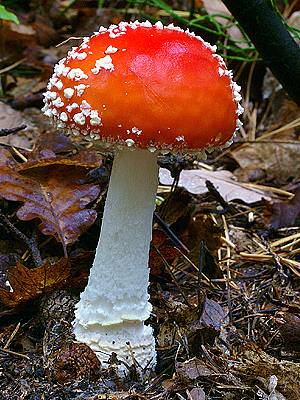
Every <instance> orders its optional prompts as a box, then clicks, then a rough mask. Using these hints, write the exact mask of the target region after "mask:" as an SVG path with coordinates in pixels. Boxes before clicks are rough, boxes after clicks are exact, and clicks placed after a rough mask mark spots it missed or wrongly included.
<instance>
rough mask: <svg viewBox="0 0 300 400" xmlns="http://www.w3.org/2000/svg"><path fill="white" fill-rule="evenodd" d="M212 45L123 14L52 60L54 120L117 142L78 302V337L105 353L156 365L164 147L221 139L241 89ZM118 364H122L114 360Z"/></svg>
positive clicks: (49, 95) (229, 128)
mask: <svg viewBox="0 0 300 400" xmlns="http://www.w3.org/2000/svg"><path fill="white" fill-rule="evenodd" d="M239 89H240V88H239V86H238V85H236V84H235V82H233V80H232V74H231V72H230V71H228V70H227V68H226V66H225V63H224V61H223V59H222V58H221V57H220V56H219V55H217V54H216V53H215V47H213V46H211V45H209V44H208V43H206V42H204V41H203V39H201V38H200V37H198V36H195V34H193V33H191V32H189V31H188V30H187V31H183V30H182V29H180V28H178V27H175V26H174V25H169V26H166V27H164V26H163V25H162V23H161V22H157V23H156V24H155V25H152V24H151V23H150V22H148V21H147V22H141V23H140V22H131V23H125V22H121V23H120V24H119V25H111V26H110V27H109V28H108V29H106V28H103V27H101V28H100V29H99V32H96V33H94V35H92V36H91V37H87V38H84V39H83V43H82V44H81V45H80V46H79V47H76V48H73V49H72V50H71V51H70V52H69V53H68V55H67V57H66V58H64V59H62V60H61V61H60V62H59V63H58V64H57V65H56V66H55V69H54V75H53V76H52V78H51V79H50V82H49V85H48V91H47V92H46V93H45V100H44V101H45V106H44V108H43V111H44V113H45V114H46V115H47V116H49V117H51V118H52V120H53V121H54V123H55V124H57V127H59V128H64V129H66V130H68V131H69V132H70V133H72V134H73V135H83V136H84V137H85V138H86V139H88V140H90V141H93V142H95V143H96V142H98V143H100V144H101V146H106V147H107V148H108V149H111V150H114V151H115V159H114V163H113V168H112V173H111V178H110V183H109V188H108V193H107V199H106V204H105V209H104V215H103V221H102V227H101V234H100V239H99V244H98V247H97V250H96V256H95V259H94V263H93V267H92V269H91V273H90V277H89V282H88V285H87V287H86V289H85V291H84V292H83V293H82V295H81V299H80V301H79V303H78V304H77V308H76V312H75V316H76V319H75V321H74V332H75V336H76V339H77V340H78V341H80V342H84V343H86V344H88V345H89V346H90V347H91V348H92V349H93V350H95V351H96V352H97V355H98V357H99V358H100V359H101V360H102V361H107V360H108V358H109V356H110V354H111V353H112V352H115V353H116V354H117V355H118V357H119V359H120V360H123V361H125V362H126V363H127V364H132V363H133V362H134V359H135V361H136V362H137V364H139V365H140V366H141V367H143V368H144V367H146V366H148V367H150V368H154V366H155V364H156V353H155V341H154V338H153V333H152V328H151V327H150V326H149V325H145V324H144V321H145V320H146V319H147V318H148V317H149V315H150V312H151V305H150V303H149V302H148V300H149V295H148V278H149V272H148V258H149V246H150V240H151V233H152V217H153V211H154V207H155V195H156V190H157V184H158V166H157V156H158V154H159V153H160V152H165V151H167V152H180V153H188V152H197V153H199V155H200V157H203V156H204V155H205V150H208V151H209V150H211V149H213V148H215V147H220V146H222V145H225V144H226V142H228V141H229V140H230V138H231V137H232V134H233V133H234V131H235V130H236V128H237V125H238V115H239V114H240V113H241V112H242V107H241V106H240V105H239V101H240V99H241V96H240V94H239ZM120 368H121V369H122V368H124V367H122V366H121V367H120Z"/></svg>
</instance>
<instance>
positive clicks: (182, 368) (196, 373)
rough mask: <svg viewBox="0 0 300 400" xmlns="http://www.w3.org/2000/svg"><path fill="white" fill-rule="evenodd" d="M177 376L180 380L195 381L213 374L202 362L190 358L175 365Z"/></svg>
mask: <svg viewBox="0 0 300 400" xmlns="http://www.w3.org/2000/svg"><path fill="white" fill-rule="evenodd" d="M175 369H176V373H177V375H178V376H179V377H180V378H182V379H192V380H193V379H197V378H199V377H200V376H210V375H212V374H213V373H214V371H213V369H211V368H210V367H208V366H207V365H206V364H205V362H204V361H202V360H199V359H198V358H192V359H190V360H187V361H185V362H177V363H176V365H175Z"/></svg>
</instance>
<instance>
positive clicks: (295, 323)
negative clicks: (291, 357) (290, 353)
mask: <svg viewBox="0 0 300 400" xmlns="http://www.w3.org/2000/svg"><path fill="white" fill-rule="evenodd" d="M279 316H280V317H281V320H279V319H276V321H277V322H278V327H279V332H280V334H281V336H282V337H283V339H284V341H285V342H286V344H288V345H289V346H291V345H292V346H296V345H298V346H299V345H300V318H299V317H298V316H297V315H295V314H291V313H283V312H281V313H279Z"/></svg>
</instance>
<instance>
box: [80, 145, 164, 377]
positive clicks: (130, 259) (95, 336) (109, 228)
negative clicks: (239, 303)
mask: <svg viewBox="0 0 300 400" xmlns="http://www.w3.org/2000/svg"><path fill="white" fill-rule="evenodd" d="M157 184H158V166H157V155H156V154H155V153H151V152H149V151H148V150H139V149H134V150H127V149H126V150H121V151H120V152H118V153H117V154H116V156H115V160H114V164H113V168H112V173H111V178H110V183H109V188H108V193H107V199H106V203H105V209H104V215H103V220H102V227H101V233H100V239H99V243H98V247H97V250H96V256H95V259H94V263H93V267H92V269H91V273H90V277H89V282H88V285H87V287H86V289H85V291H84V292H83V293H82V294H81V299H80V301H79V303H78V304H77V307H76V310H75V318H76V319H75V321H74V332H75V336H76V339H77V340H78V341H80V342H84V343H86V344H87V345H89V346H90V347H91V348H93V349H94V350H95V351H97V355H98V357H99V358H100V360H101V361H107V360H108V358H109V357H110V355H111V353H112V352H115V353H116V354H117V356H118V357H119V358H120V359H121V360H123V361H125V362H126V363H127V364H129V365H130V364H133V363H134V360H136V362H137V365H140V366H141V367H143V368H144V367H146V366H147V365H149V366H150V367H151V368H153V367H154V366H155V362H156V354H155V343H154V339H153V335H152V328H151V327H149V326H144V321H145V320H146V319H147V318H148V317H149V315H150V312H151V304H150V303H149V302H148V300H149V295H148V281H149V270H148V261H149V247H150V241H151V236H152V219H153V211H154V207H155V196H156V190H157ZM128 343H129V344H128ZM106 365H107V364H106ZM104 366H105V363H104ZM120 369H123V367H122V366H121V367H120Z"/></svg>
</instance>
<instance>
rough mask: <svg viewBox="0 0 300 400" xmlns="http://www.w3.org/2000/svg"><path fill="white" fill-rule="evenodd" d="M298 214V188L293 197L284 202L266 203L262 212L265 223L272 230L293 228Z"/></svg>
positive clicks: (299, 195)
mask: <svg viewBox="0 0 300 400" xmlns="http://www.w3.org/2000/svg"><path fill="white" fill-rule="evenodd" d="M299 213H300V188H298V189H297V190H296V192H295V196H294V197H293V198H292V199H291V200H289V201H286V202H276V203H267V207H266V210H265V212H264V219H265V223H266V224H267V225H268V226H269V227H271V228H273V229H278V228H286V227H289V226H293V225H294V223H295V221H296V218H297V217H298V215H299Z"/></svg>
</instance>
